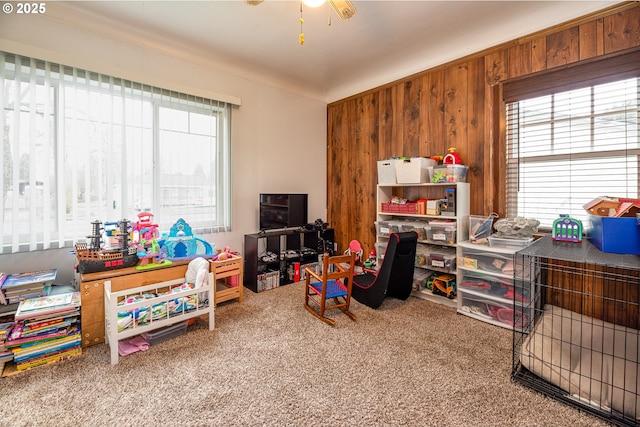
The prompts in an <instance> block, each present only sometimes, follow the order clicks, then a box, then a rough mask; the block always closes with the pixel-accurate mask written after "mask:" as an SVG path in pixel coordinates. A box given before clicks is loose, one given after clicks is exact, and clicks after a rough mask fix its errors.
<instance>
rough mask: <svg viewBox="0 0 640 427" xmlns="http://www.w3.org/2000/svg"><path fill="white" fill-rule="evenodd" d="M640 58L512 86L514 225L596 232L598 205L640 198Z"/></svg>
mask: <svg viewBox="0 0 640 427" xmlns="http://www.w3.org/2000/svg"><path fill="white" fill-rule="evenodd" d="M639 53H640V51H638V50H634V51H632V52H629V53H627V54H625V55H618V56H615V57H610V58H605V59H603V60H600V61H594V62H590V63H588V64H584V66H574V67H567V68H564V69H562V70H558V71H555V72H550V73H540V75H537V76H534V77H531V78H530V79H529V80H528V81H527V80H526V79H520V80H517V81H514V82H506V83H505V84H504V86H503V94H504V99H505V101H506V111H507V117H506V133H507V134H506V136H507V138H506V140H507V182H506V188H507V215H508V216H509V217H515V216H524V217H531V218H537V219H539V220H540V221H541V225H542V226H543V227H544V226H548V227H550V226H551V224H552V222H553V220H555V219H556V218H558V216H559V215H560V214H569V215H571V216H573V217H575V218H578V219H581V220H582V221H583V222H585V225H587V226H588V223H587V222H586V220H587V219H588V217H587V214H586V211H585V210H584V208H583V205H584V204H586V203H587V202H589V201H590V200H592V199H594V198H596V197H598V196H603V195H606V196H618V197H632V198H637V197H638V180H639V177H638V164H639V155H640V146H639V141H638V134H639V117H640V108H639V101H638V100H639V99H640V79H639V78H638V76H639V75H640V56H639Z"/></svg>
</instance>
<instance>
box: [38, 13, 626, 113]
mask: <svg viewBox="0 0 640 427" xmlns="http://www.w3.org/2000/svg"><path fill="white" fill-rule="evenodd" d="M63 3H64V4H63ZM616 3H620V1H531V2H527V1H492V2H490V1H353V4H354V5H355V7H356V8H357V13H356V15H355V16H354V17H353V18H352V19H351V20H349V21H341V20H340V19H339V18H338V16H337V15H336V14H335V13H334V12H333V11H332V10H331V11H330V10H329V6H328V5H326V4H325V5H324V6H321V7H320V8H318V9H311V8H308V7H305V9H304V11H303V15H302V16H303V18H304V24H303V27H302V30H303V32H304V34H305V43H304V45H302V46H301V45H300V44H299V42H298V35H299V33H300V22H299V19H300V3H299V2H297V1H277V0H266V1H264V2H263V3H262V4H260V5H258V6H251V5H248V4H246V3H245V2H244V1H242V0H236V1H87V2H84V1H73V2H55V3H49V6H48V7H61V8H66V9H65V10H66V11H67V12H73V13H72V15H74V16H83V15H84V14H85V13H90V14H91V15H92V16H91V17H90V18H91V19H88V22H91V27H92V28H93V29H94V30H95V31H100V29H101V28H103V29H104V28H110V32H111V33H112V34H113V33H114V32H117V34H118V36H119V37H121V38H123V37H125V38H126V37H132V38H137V39H141V38H145V39H147V40H153V42H154V43H155V44H156V45H162V46H165V47H171V48H173V49H174V51H182V52H189V53H190V54H196V55H198V56H199V57H201V58H202V59H203V60H206V62H207V63H209V64H214V66H216V67H220V68H221V69H224V70H228V71H231V72H234V73H239V74H241V75H244V76H247V77H250V78H252V79H258V80H260V81H264V82H267V83H269V84H273V85H276V86H278V87H284V88H289V89H292V90H296V91H299V92H302V93H305V94H307V95H311V96H314V97H317V98H318V99H322V100H323V101H326V102H332V101H335V100H339V99H342V98H345V97H347V96H350V95H353V94H356V93H359V92H362V91H365V90H368V89H371V88H373V87H376V86H379V85H382V84H385V83H389V82H391V81H394V80H397V79H400V78H402V77H406V76H408V75H411V74H413V73H417V72H420V71H423V70H426V69H429V68H431V67H434V66H437V65H440V64H443V63H446V62H448V61H451V60H454V59H457V58H460V57H463V56H465V55H468V54H471V53H474V52H477V51H480V50H483V49H486V48H489V47H492V46H495V45H497V44H500V43H503V42H508V41H511V40H514V39H517V38H518V37H522V36H526V35H528V34H531V33H533V32H536V31H538V30H542V29H545V28H549V27H552V26H554V25H557V24H560V23H563V22H565V21H568V20H571V19H573V18H577V17H580V16H583V15H586V14H589V13H591V12H595V11H597V10H600V9H604V8H606V7H608V6H611V5H614V4H616ZM54 5H55V6H54ZM58 12H59V13H61V12H60V10H59V11H58ZM329 15H331V25H328V16H329ZM59 16H61V15H59ZM69 16H71V15H69Z"/></svg>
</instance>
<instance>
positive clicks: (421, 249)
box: [415, 245, 431, 267]
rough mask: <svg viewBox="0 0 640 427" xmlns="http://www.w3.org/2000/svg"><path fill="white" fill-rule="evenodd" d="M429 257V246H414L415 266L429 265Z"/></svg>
mask: <svg viewBox="0 0 640 427" xmlns="http://www.w3.org/2000/svg"><path fill="white" fill-rule="evenodd" d="M430 257H431V251H430V250H429V247H428V246H425V245H418V247H417V248H416V261H415V266H416V267H427V266H429V262H430Z"/></svg>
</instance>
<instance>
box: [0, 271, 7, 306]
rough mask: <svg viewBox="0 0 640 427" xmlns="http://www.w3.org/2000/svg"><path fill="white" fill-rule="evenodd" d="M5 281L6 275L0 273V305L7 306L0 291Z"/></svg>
mask: <svg viewBox="0 0 640 427" xmlns="http://www.w3.org/2000/svg"><path fill="white" fill-rule="evenodd" d="M5 280H7V275H6V274H5V273H3V272H2V271H0V304H3V305H7V299H6V298H5V297H4V292H3V291H2V284H3V283H4V281H5Z"/></svg>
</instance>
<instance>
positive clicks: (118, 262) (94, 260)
mask: <svg viewBox="0 0 640 427" xmlns="http://www.w3.org/2000/svg"><path fill="white" fill-rule="evenodd" d="M91 225H92V233H91V234H90V235H89V236H87V238H88V239H89V243H88V244H87V243H76V244H75V253H76V258H77V260H78V264H77V265H76V270H77V271H78V273H80V274H85V273H96V272H98V271H105V270H114V269H117V268H125V267H133V266H134V265H136V264H137V263H138V256H137V254H136V246H135V245H132V244H131V240H130V238H129V221H128V220H126V219H122V220H120V222H119V227H118V230H113V235H114V237H115V239H114V242H115V241H117V243H118V245H117V246H116V247H113V248H109V249H106V248H104V247H103V246H102V230H103V227H102V222H101V221H98V220H96V221H93V222H92V223H91Z"/></svg>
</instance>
